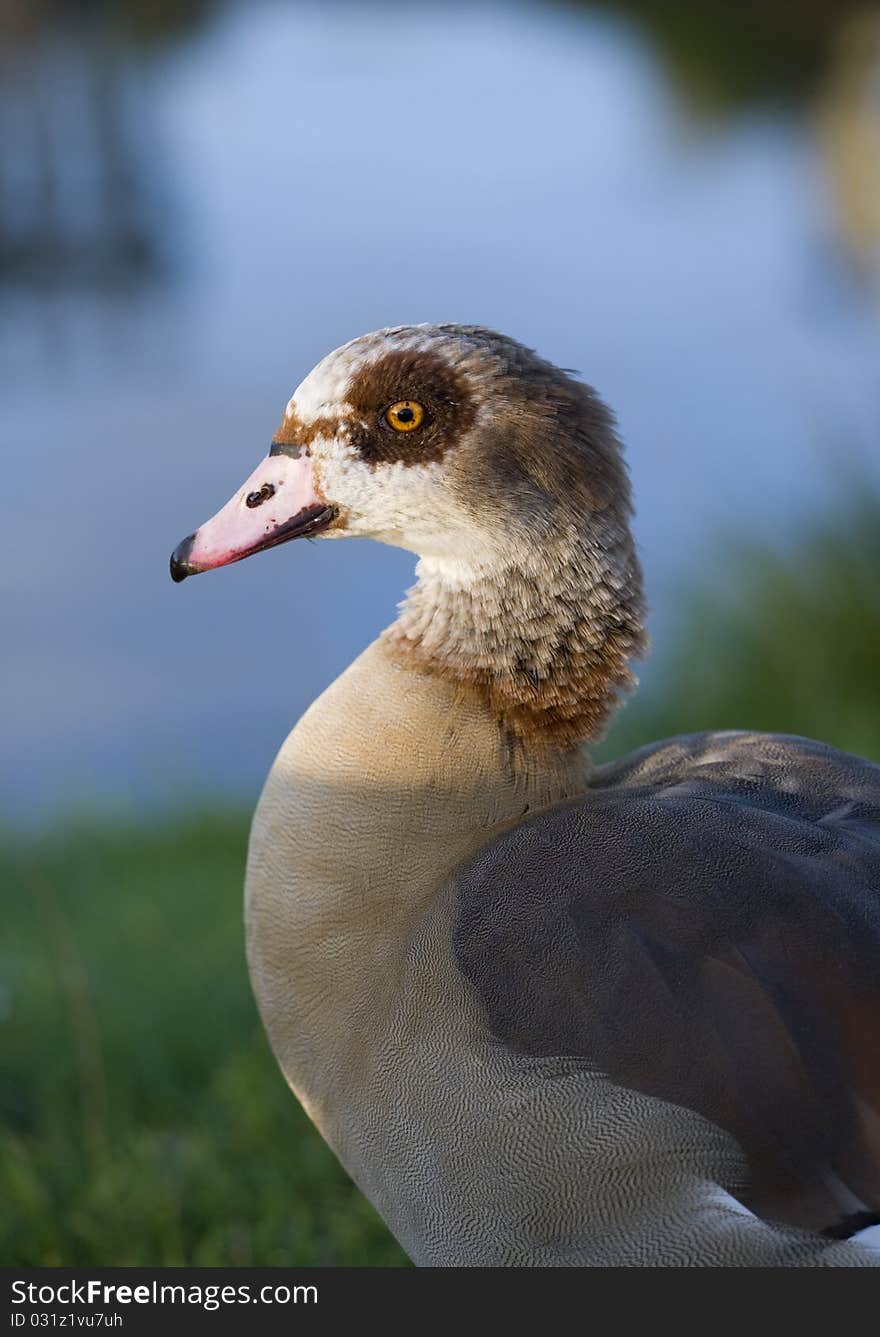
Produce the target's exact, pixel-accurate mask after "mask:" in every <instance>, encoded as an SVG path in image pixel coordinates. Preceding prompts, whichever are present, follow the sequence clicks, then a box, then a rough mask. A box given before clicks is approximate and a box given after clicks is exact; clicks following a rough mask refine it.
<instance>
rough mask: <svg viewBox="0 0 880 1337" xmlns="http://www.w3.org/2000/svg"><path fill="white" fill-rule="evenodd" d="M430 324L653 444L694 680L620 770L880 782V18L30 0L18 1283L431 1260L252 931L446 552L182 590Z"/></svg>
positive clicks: (8, 528)
mask: <svg viewBox="0 0 880 1337" xmlns="http://www.w3.org/2000/svg"><path fill="white" fill-rule="evenodd" d="M422 320H430V321H434V320H453V321H464V322H471V321H476V322H482V323H486V324H490V325H495V326H497V327H498V328H500V329H503V330H505V331H506V332H508V333H510V334H513V335H515V336H516V337H518V338H520V339H522V340H523V341H524V342H526V343H528V344H530V345H532V346H536V347H537V348H538V349H539V350H540V351H541V352H542V353H543V354H545V355H546V356H548V357H550V358H551V359H553V360H555V361H557V362H559V363H561V364H562V365H564V366H567V367H575V368H578V369H579V370H580V371H581V372H582V373H583V375H584V377H585V378H586V379H587V380H589V381H591V382H592V383H593V384H594V385H596V386H597V388H598V389H599V390H600V392H601V393H602V394H603V395H604V396H605V398H606V399H607V400H608V401H609V402H610V403H611V404H612V405H613V407H614V408H615V410H616V411H617V413H618V417H619V421H620V426H621V431H622V434H623V436H624V438H625V440H626V442H627V447H628V454H629V461H630V466H631V470H632V474H633V479H634V484H635V491H636V500H637V508H638V516H637V535H638V539H639V543H640V546H641V552H642V557H643V560H644V563H645V567H646V572H647V577H648V590H649V595H650V599H651V603H652V606H653V610H654V611H653V615H652V622H651V630H652V634H653V638H654V653H653V656H652V658H651V659H650V660H649V661H648V663H647V664H646V665H645V666H644V669H643V672H642V683H643V685H642V689H641V692H640V694H639V697H638V698H637V701H636V703H635V704H634V705H632V706H630V707H629V708H628V709H627V710H626V711H625V712H624V713H623V716H622V718H621V722H620V724H619V726H617V728H616V729H615V731H614V732H613V734H612V737H611V738H610V740H609V742H608V743H607V744H606V748H607V749H608V750H610V751H618V750H620V749H621V748H622V747H624V746H630V745H633V744H636V743H638V742H641V741H646V740H648V739H650V738H651V737H656V736H660V735H663V734H666V733H670V732H675V731H677V730H681V729H688V728H698V727H710V726H737V725H739V726H745V727H756V728H776V729H788V730H791V731H796V732H802V733H807V734H811V735H813V736H816V737H820V738H824V739H826V740H827V741H830V742H833V743H836V744H838V745H839V746H843V747H847V748H849V749H851V750H854V751H859V752H863V753H865V754H866V755H869V756H872V757H874V758H876V759H880V718H878V714H880V712H878V710H877V682H878V674H877V664H878V660H880V581H878V579H877V573H878V567H880V492H878V488H880V448H878V439H880V430H878V429H880V7H878V6H876V5H875V4H871V3H865V0H837V2H836V3H830V2H828V3H826V2H825V0H800V3H798V4H793V3H789V0H743V3H741V4H738V5H736V6H732V5H730V4H728V3H724V0H671V2H670V3H651V0H619V3H613V2H612V0H606V2H605V3H598V2H597V3H575V2H574V0H571V2H569V3H563V2H562V0H559V3H553V2H552V0H544V3H539V2H538V0H519V2H518V3H516V2H514V0H509V2H508V3H502V2H501V0H495V3H489V2H486V3H483V2H481V0H477V3H469V4H464V3H455V0H453V2H452V3H448V2H443V3H441V0H435V3H423V4H414V3H403V0H400V2H399V3H394V2H393V0H385V2H384V3H382V2H380V0H361V2H360V3H354V0H312V2H311V3H310V2H309V0H303V2H300V0H288V2H287V3H283V2H282V0H248V3H244V2H240V3H235V2H234V0H226V2H223V3H221V2H215V3H212V2H211V0H188V2H187V0H154V2H153V3H150V0H114V3H109V0H107V2H105V3H100V0H67V3H63V2H62V0H55V3H52V2H51V0H0V458H2V463H3V466H4V472H5V479H6V486H5V488H4V490H3V498H4V502H3V524H2V528H0V600H2V608H3V619H2V638H0V672H2V684H3V690H2V692H0V730H2V734H0V736H2V748H0V810H2V823H3V824H5V827H6V829H7V832H8V837H9V838H8V839H6V840H4V841H2V842H0V892H2V894H3V906H4V909H3V915H4V923H5V924H6V928H7V933H6V935H4V941H3V943H2V944H0V1113H2V1126H0V1204H2V1206H0V1260H2V1261H4V1262H13V1261H14V1262H32V1263H47V1262H56V1263H61V1262H64V1263H104V1264H111V1263H151V1262H156V1263H185V1262H195V1263H278V1264H282V1263H293V1262H327V1263H333V1262H370V1263H399V1262H400V1261H401V1256H400V1254H399V1251H397V1249H396V1247H395V1246H394V1245H393V1243H392V1242H391V1241H390V1240H389V1238H388V1236H387V1234H386V1233H385V1232H384V1229H383V1228H382V1226H381V1225H380V1223H379V1222H378V1221H377V1219H376V1218H375V1216H374V1214H373V1213H372V1211H371V1209H370V1208H369V1207H368V1206H367V1205H366V1204H365V1203H364V1202H363V1200H362V1199H360V1198H359V1196H358V1195H357V1194H356V1193H355V1192H354V1190H353V1189H352V1187H351V1185H350V1184H349V1183H348V1181H347V1180H346V1178H345V1176H344V1175H343V1174H342V1173H341V1172H340V1171H339V1170H338V1168H337V1167H336V1166H335V1162H334V1161H333V1158H332V1157H331V1156H330V1155H329V1153H327V1152H326V1150H325V1149H324V1148H323V1146H322V1144H320V1142H319V1141H318V1139H317V1138H316V1136H315V1135H314V1134H313V1132H312V1131H311V1130H310V1129H309V1127H308V1125H307V1123H306V1121H305V1118H304V1116H303V1115H302V1114H301V1112H299V1110H298V1108H297V1107H296V1106H295V1104H294V1102H293V1101H292V1100H291V1098H290V1096H289V1093H288V1092H287V1091H286V1089H285V1088H284V1086H283V1083H282V1082H281V1079H280V1078H279V1076H278V1074H277V1072H276V1070H275V1067H274V1064H273V1062H272V1060H271V1058H270V1056H269V1054H268V1051H267V1049H266V1046H265V1042H264V1040H263V1037H262V1033H261V1030H260V1027H259V1022H258V1020H257V1018H256V1015H255V1012H254V1009H253V1005H252V1002H251V999H250V996H249V992H248V987H247V982H246V978H245V972H244V965H243V959H242V955H243V954H242V946H241V929H240V908H239V907H240V895H241V873H242V862H243V854H244V842H245V832H246V813H247V811H248V810H249V808H250V807H251V806H252V804H253V800H254V798H255V796H256V793H257V791H258V788H259V785H260V783H261V781H262V778H263V777H264V775H265V773H266V771H267V769H268V767H269V765H270V762H271V759H272V756H273V754H274V752H275V750H276V748H277V746H278V745H279V744H280V742H281V740H282V739H283V737H284V735H285V734H286V732H287V730H288V729H289V727H290V725H291V724H292V723H293V721H294V720H295V719H296V717H297V716H298V714H299V713H300V712H301V711H302V709H303V708H304V707H305V706H306V705H307V704H308V703H309V701H310V700H311V699H313V697H314V696H315V695H316V694H317V693H318V692H319V691H320V690H321V689H322V688H323V687H324V686H325V685H326V684H327V683H328V682H329V681H330V680H331V679H332V678H333V677H334V676H335V675H336V674H337V673H338V672H339V671H340V670H341V669H342V668H343V667H344V666H345V665H346V664H347V663H348V662H349V661H350V660H351V658H352V657H353V656H354V655H355V654H356V653H357V652H358V651H359V650H360V649H361V648H362V647H363V646H364V645H365V644H366V642H367V641H368V640H370V639H371V638H372V637H373V636H374V635H375V634H376V633H377V632H378V630H379V629H380V628H381V627H382V626H384V625H385V624H386V623H387V622H388V621H390V620H391V618H392V617H393V615H394V608H395V604H396V602H397V600H398V598H399V597H400V595H401V593H402V591H403V589H404V588H405V587H406V585H407V584H408V583H409V580H410V577H411V572H412V567H413V559H412V558H410V557H408V556H407V555H406V554H404V553H400V552H396V551H391V550H387V549H383V548H380V547H379V546H377V545H370V544H362V545H360V546H358V547H355V546H354V544H314V545H306V544H296V545H291V547H289V548H284V549H282V550H280V551H279V552H274V553H272V554H271V555H265V556H261V557H260V558H258V559H256V560H255V561H253V562H248V563H246V564H243V565H241V566H237V567H232V568H231V569H229V570H227V571H224V572H222V573H219V574H217V575H215V576H208V577H205V578H204V579H202V580H199V581H191V582H189V583H187V584H186V585H185V586H183V587H182V588H179V589H177V588H174V587H172V585H171V583H170V581H169V579H168V575H167V559H168V554H169V552H170V550H171V548H172V547H173V546H174V544H175V543H176V542H177V540H178V539H180V538H181V537H182V536H183V535H184V534H186V533H188V532H189V531H190V530H191V529H192V528H193V527H194V526H195V525H196V524H197V523H199V522H200V521H201V520H202V519H204V518H206V517H207V516H208V515H209V514H210V513H211V512H212V511H213V510H214V509H215V508H216V507H217V505H218V504H219V503H221V502H222V501H224V500H225V499H226V497H227V496H228V495H229V493H230V492H231V490H232V489H233V488H234V487H236V486H238V484H239V483H240V482H241V480H242V479H243V478H244V477H245V475H246V474H247V473H248V472H249V471H250V470H251V468H252V467H253V466H254V464H255V463H256V462H257V460H258V459H259V458H260V457H261V456H262V454H263V453H264V451H265V447H266V443H267V441H268V439H269V437H270V434H271V432H272V431H273V429H274V427H275V425H276V423H277V420H278V418H279V416H280V412H281V408H282V406H283V405H284V403H285V402H286V400H287V398H288V396H289V395H290V393H291V391H292V389H293V388H294V386H295V385H296V384H297V382H298V381H299V380H300V379H301V377H302V376H303V375H304V374H305V372H306V371H308V369H309V368H310V367H311V366H312V364H313V363H314V362H315V361H316V360H317V359H318V358H319V357H320V356H321V355H322V354H323V353H324V352H326V351H327V350H328V349H330V348H332V347H334V346H335V345H337V344H339V343H341V342H343V341H344V340H346V339H348V338H350V337H352V336H353V335H355V334H357V333H360V332H362V331H364V330H368V329H372V328H375V327H378V326H382V325H388V324H398V323H402V322H409V321H422ZM172 810H173V812H174V815H173V817H172V816H171V813H172ZM193 812H195V813H197V814H198V813H200V814H202V815H201V816H198V815H197V816H192V815H191V814H192V813H193ZM74 818H75V819H77V820H76V821H73V819H74ZM23 830H30V832H31V833H32V839H31V840H30V841H28V842H27V843H25V844H22V843H21V842H20V841H19V840H18V839H16V838H15V837H16V835H17V834H18V833H19V832H21V831H23Z"/></svg>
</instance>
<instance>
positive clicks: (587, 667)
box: [172, 326, 880, 1266]
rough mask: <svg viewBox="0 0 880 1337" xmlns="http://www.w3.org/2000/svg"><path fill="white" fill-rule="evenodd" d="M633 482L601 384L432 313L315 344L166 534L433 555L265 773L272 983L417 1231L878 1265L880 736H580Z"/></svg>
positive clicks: (274, 1006)
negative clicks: (380, 546)
mask: <svg viewBox="0 0 880 1337" xmlns="http://www.w3.org/2000/svg"><path fill="white" fill-rule="evenodd" d="M413 424H415V425H413ZM628 515H629V493H628V484H627V479H626V474H625V472H624V469H623V466H622V462H621V457H620V451H619V446H618V443H617V441H616V438H615V436H614V433H613V427H612V424H611V420H610V416H609V415H608V414H607V412H606V411H605V410H604V408H603V407H602V405H601V404H600V402H599V401H598V400H597V399H596V397H595V396H594V395H593V394H592V392H591V391H589V390H588V389H587V388H586V387H584V386H581V385H580V384H578V383H577V382H576V381H573V380H572V379H570V378H569V377H568V376H567V375H566V374H565V373H562V372H559V371H558V370H557V369H555V368H553V367H551V366H550V365H549V364H547V363H545V362H543V361H541V360H540V359H539V358H537V357H536V356H535V355H534V354H532V353H530V352H529V351H528V350H525V349H522V348H521V347H520V346H519V345H517V344H515V343H513V341H511V340H508V339H505V338H503V337H502V336H499V335H496V334H494V333H493V332H491V331H486V330H482V329H478V328H474V327H458V326H418V327H411V328H410V327H407V328H402V329H396V330H388V331H380V332H378V333H377V334H374V335H369V336H364V337H363V338H361V339H359V340H355V341H353V342H352V343H351V344H349V345H345V346H344V347H343V348H342V349H340V350H337V351H336V352H335V353H333V354H331V355H330V356H329V357H328V358H327V359H325V360H324V362H323V363H321V364H319V365H318V367H317V368H316V369H315V371H314V372H312V373H311V375H310V376H309V377H307V379H306V381H304V382H303V384H302V385H301V386H300V387H299V389H298V390H297V392H296V393H295V395H294V396H293V398H292V399H291V401H290V403H289V404H288V407H287V411H286V413H285V416H284V418H283V420H282V424H281V427H280V429H279V431H278V432H277V433H276V436H275V439H274V442H273V447H272V451H271V453H270V455H269V456H268V457H267V459H266V460H265V461H264V462H263V464H262V465H260V466H259V467H258V469H257V470H256V471H255V473H254V474H253V475H252V476H251V478H250V479H249V480H248V482H247V483H246V484H245V485H244V487H243V488H242V489H240V490H239V492H238V493H236V494H235V496H234V497H233V498H232V500H231V501H230V503H228V505H227V506H226V507H225V508H224V509H223V511H221V512H220V513H219V514H218V516H216V517H215V518H214V520H212V521H209V522H208V524H207V525H205V526H203V527H202V529H201V530H199V531H197V532H196V534H194V535H192V536H191V537H190V538H189V539H187V540H185V541H184V543H183V544H182V545H180V547H179V548H178V550H177V551H176V553H175V555H174V558H173V559H172V574H173V575H174V576H175V578H176V579H181V578H183V577H184V576H186V575H189V574H192V573H194V572H196V571H200V570H205V569H208V568H209V567H213V566H219V565H223V564H225V563H227V562H229V561H235V560H239V559H240V558H241V557H243V556H247V555H249V554H250V553H251V552H254V551H257V550H259V549H260V548H263V547H268V546H274V545H275V544H276V543H278V542H282V541H285V540H286V539H287V538H292V537H296V536H297V535H298V534H299V533H306V532H307V533H320V534H324V535H326V536H328V537H336V536H345V535H347V534H355V535H371V536H374V537H378V538H381V539H383V540H385V541H388V542H392V543H398V544H401V545H402V546H408V547H411V548H413V549H414V550H415V551H416V552H417V553H419V555H420V562H419V567H418V569H417V574H418V582H417V584H416V586H415V588H414V589H413V590H412V591H410V594H409V596H408V599H407V602H406V603H405V604H404V606H403V608H402V611H401V615H400V618H399V619H398V621H397V622H396V623H395V624H394V625H393V626H392V627H390V628H389V629H387V630H386V631H385V632H384V633H383V634H382V635H381V636H380V637H379V639H378V640H377V641H376V642H374V644H373V645H371V646H370V647H369V648H368V649H367V650H365V651H364V653H363V654H362V655H361V656H360V657H359V658H358V659H357V660H356V661H355V662H354V663H353V664H352V665H351V666H350V668H349V669H347V670H346V672H345V673H343V674H342V675H341V677H340V678H339V679H337V681H336V682H334V683H333V684H332V685H331V686H330V687H329V688H328V689H327V691H325V692H324V693H323V695H322V696H321V697H320V698H319V699H318V700H317V701H316V702H315V703H314V704H313V705H312V706H311V707H310V709H309V710H308V711H307V712H306V713H305V715H304V716H303V717H302V719H301V720H300V721H299V723H298V724H297V725H296V727H295V728H294V729H293V731H292V733H291V734H290V736H289V737H288V739H287V741H286V742H285V744H284V745H283V747H282V749H281V751H280V753H279V755H278V758H277V759H276V761H275V764H274V766H273V768H272V771H271V773H270V775H269V778H268V780H267V782H266V785H265V788H264V790H263V794H262V796H261V798H260V802H259V805H258V807H257V811H256V814H255V817H254V823H253V828H252V833H251V841H250V848H249V856H248V868H247V878H246V925H247V953H248V963H249V968H250V973H251V979H252V982H253V987H254V992H255V995H256V998H257V1002H258V1005H259V1008H260V1012H261V1015H262V1017H263V1021H264V1024H265V1026H266V1030H267V1033H268V1036H269V1039H270V1042H271V1044H272V1048H273V1050H274V1052H275V1054H276V1057H277V1059H278V1062H279V1064H280V1066H281V1068H282V1070H283V1072H284V1075H285V1077H286V1079H287V1081H288V1082H289V1084H290V1086H291V1088H292V1089H293V1091H294V1092H295V1094H296V1096H297V1097H298V1098H299V1100H300V1101H301V1102H302V1104H303V1106H304V1108H305V1109H306V1111H307V1113H308V1114H309V1116H310V1117H311V1118H312V1120H313V1121H314V1122H315V1124H316V1125H317V1127H318V1128H319V1130H320V1131H321V1133H322V1134H323V1136H324V1137H325V1138H326V1140H327V1141H328V1142H329V1144H330V1145H331V1146H332V1147H333V1149H334V1150H335V1152H336V1153H337V1155H338V1156H339V1158H340V1160H341V1161H342V1163H343V1164H344V1165H345V1167H346V1169H347V1170H348V1171H349V1173H350V1174H351V1175H352V1177H353V1178H354V1179H355V1181H356V1182H357V1183H358V1185H359V1186H360V1187H361V1189H362V1190H363V1191H364V1192H365V1193H366V1194H367V1196H368V1197H369V1198H370V1199H371V1200H372V1202H373V1203H374V1204H375V1205H376V1207H377V1208H378V1210H379V1211H380V1212H381V1214H382V1215H383V1217H384V1218H385V1220H386V1221H387V1222H388V1224H389V1226H390V1228H391V1229H392V1231H393V1232H394V1234H395V1235H396V1237H397V1238H398V1239H399V1240H400V1242H401V1244H402V1245H403V1247H404V1248H405V1249H406V1250H407V1252H408V1253H409V1254H410V1256H411V1257H412V1258H413V1260H414V1261H416V1262H417V1263H420V1264H424V1265H446V1266H472V1265H489V1264H504V1265H513V1266H543V1265H568V1266H878V1265H880V1250H877V1249H876V1248H872V1247H871V1246H870V1244H869V1243H868V1242H867V1241H868V1238H869V1235H870V1231H868V1232H866V1234H865V1235H863V1236H861V1237H859V1235H858V1231H859V1229H860V1228H861V1227H865V1226H869V1225H870V1224H871V1223H872V1222H873V1221H874V1219H875V1217H876V1219H878V1220H880V1216H876V1214H877V1213H878V1212H880V1134H878V1129H880V1044H878V1040H880V961H878V949H880V768H877V767H875V766H872V765H871V764H869V763H868V762H865V761H861V760H860V759H858V758H853V757H847V756H845V755H843V754H841V753H839V752H836V751H834V750H833V749H831V748H827V747H824V746H823V745H821V744H818V743H812V742H809V741H807V740H802V739H791V738H785V737H777V736H770V735H755V734H746V733H739V734H736V733H721V734H709V735H698V736H693V737H687V738H681V739H673V740H667V741H666V742H664V743H660V744H655V745H653V746H651V747H648V748H646V749H643V750H642V751H641V752H639V753H636V754H635V755H634V756H632V757H629V758H625V759H624V760H623V761H620V762H617V763H615V764H614V765H612V766H610V767H602V768H598V769H596V768H594V767H593V766H592V765H591V763H590V761H589V758H588V755H587V753H586V752H585V751H584V750H583V748H582V747H581V746H580V744H581V743H582V742H583V741H588V740H589V738H590V737H593V736H595V734H596V732H597V730H599V729H600V728H601V726H602V724H603V723H604V721H605V720H606V719H607V717H608V715H609V714H610V712H611V711H612V710H613V708H614V706H615V704H616V702H617V699H618V696H619V694H620V693H621V692H622V691H624V690H625V689H626V688H627V686H628V685H629V683H630V677H629V669H628V662H629V660H630V658H631V657H632V656H634V655H635V654H637V653H638V652H639V651H640V650H641V649H642V647H643V635H642V629H641V619H642V602H641V587H640V576H639V569H638V564H637V562H636V559H635V556H634V552H633V547H632V541H631V537H630V532H629V525H628Z"/></svg>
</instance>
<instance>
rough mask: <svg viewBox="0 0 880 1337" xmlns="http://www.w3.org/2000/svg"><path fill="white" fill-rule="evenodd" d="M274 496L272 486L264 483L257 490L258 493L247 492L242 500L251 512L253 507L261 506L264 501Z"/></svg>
mask: <svg viewBox="0 0 880 1337" xmlns="http://www.w3.org/2000/svg"><path fill="white" fill-rule="evenodd" d="M274 496H275V489H274V487H273V486H272V484H271V483H264V484H263V486H262V487H261V488H260V489H259V491H257V492H249V493H248V494H247V496H246V497H245V499H244V504H245V506H248V507H250V509H251V510H254V508H255V507H257V506H262V504H263V502H264V501H268V500H269V498H270V497H274Z"/></svg>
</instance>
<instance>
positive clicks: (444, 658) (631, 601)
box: [384, 530, 645, 748]
mask: <svg viewBox="0 0 880 1337" xmlns="http://www.w3.org/2000/svg"><path fill="white" fill-rule="evenodd" d="M418 576H419V579H418V583H417V584H416V585H415V586H414V588H413V589H412V590H410V592H409V594H408V596H407V599H406V601H405V603H404V604H403V606H402V609H401V614H400V617H399V619H398V621H397V622H396V623H395V624H394V625H393V626H392V627H390V628H389V629H388V630H387V631H386V632H385V634H384V643H385V645H386V646H387V648H388V649H389V650H390V652H391V653H392V654H393V655H395V656H396V657H397V658H398V659H400V660H402V661H403V662H406V663H409V664H410V665H415V666H418V667H420V668H421V669H422V670H423V671H425V672H428V673H437V674H440V675H441V676H443V677H446V678H451V679H453V680H455V681H457V682H460V683H462V684H465V685H469V686H471V687H472V688H473V689H474V690H475V691H476V692H477V693H479V694H480V695H481V696H482V698H483V699H484V700H485V701H486V703H487V704H488V706H489V709H490V710H491V712H492V714H493V716H494V717H495V718H496V719H497V721H498V722H499V724H500V725H501V727H502V728H503V729H504V730H505V731H508V732H509V733H512V734H513V735H514V736H515V737H516V738H518V739H520V740H521V741H523V742H524V743H525V744H527V745H529V746H530V747H535V746H542V747H554V748H568V747H572V746H574V745H576V744H578V743H580V742H582V741H584V740H591V739H595V738H597V737H598V736H599V735H600V734H601V732H602V730H603V728H604V726H605V725H606V724H607V722H608V720H609V718H610V716H611V714H612V713H613V711H614V710H615V709H616V707H617V705H618V703H619V698H620V695H621V693H623V692H625V691H626V690H627V689H629V688H630V687H632V686H633V684H634V682H635V679H634V677H633V674H632V672H631V671H630V669H629V667H628V662H629V660H630V659H631V658H632V657H633V656H635V655H637V654H639V653H640V652H641V651H643V649H644V646H645V636H644V632H643V628H642V617H643V607H642V600H641V588H640V582H639V579H638V568H637V564H636V559H635V557H634V555H633V551H632V545H631V542H630V540H629V535H628V533H627V532H626V531H623V532H622V534H621V537H620V541H619V542H617V543H616V544H615V543H614V542H613V540H612V541H611V542H608V541H606V542H605V543H604V544H603V545H601V546H600V545H599V544H597V543H596V542H595V541H594V540H592V541H591V540H590V539H589V538H587V537H585V536H582V535H580V534H578V533H577V531H576V530H574V531H572V532H569V533H568V534H566V535H563V536H559V537H557V538H555V539H553V540H551V541H550V542H548V543H545V544H544V545H542V546H541V547H540V548H539V549H537V550H535V551H532V552H529V553H525V554H523V555H521V556H520V557H519V559H518V560H516V561H511V562H509V563H505V564H502V565H499V566H495V567H492V568H489V569H485V570H482V571H480V570H478V571H462V570H461V568H455V567H452V568H450V566H449V564H446V563H440V562H433V563H432V562H427V561H424V560H423V561H422V562H420V563H419V568H418Z"/></svg>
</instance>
